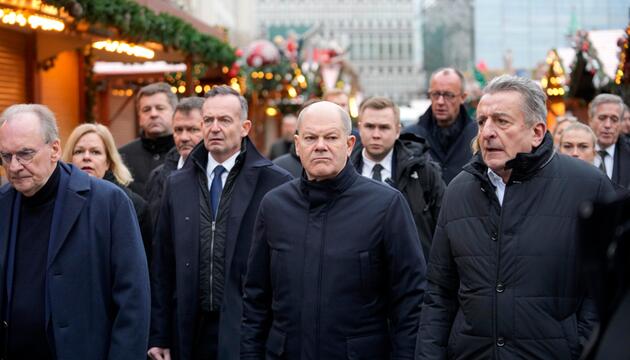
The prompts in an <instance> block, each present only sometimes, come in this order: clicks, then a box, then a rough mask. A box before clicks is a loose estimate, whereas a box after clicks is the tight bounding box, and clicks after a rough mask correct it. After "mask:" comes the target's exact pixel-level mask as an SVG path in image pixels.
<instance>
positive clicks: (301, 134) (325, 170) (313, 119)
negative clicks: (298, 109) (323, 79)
mask: <svg viewBox="0 0 630 360" xmlns="http://www.w3.org/2000/svg"><path fill="white" fill-rule="evenodd" d="M303 111H306V112H305V113H304V114H303V115H302V121H301V123H300V127H299V128H298V135H295V151H296V153H297V154H298V156H299V157H300V162H301V163H302V166H303V167H304V171H305V172H306V176H307V177H308V179H309V180H313V181H321V180H326V179H332V178H334V177H335V176H337V174H339V173H340V172H341V170H343V168H344V167H345V166H346V162H347V161H348V156H350V152H351V151H352V147H353V146H354V142H355V138H354V136H352V135H348V134H347V133H346V131H345V129H344V127H343V124H342V120H341V115H340V114H339V107H338V106H337V105H334V104H332V103H330V102H328V101H322V102H319V103H315V104H313V105H311V106H309V107H307V108H306V109H305V110H303Z"/></svg>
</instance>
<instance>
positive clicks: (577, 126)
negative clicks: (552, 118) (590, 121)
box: [560, 121, 597, 147]
mask: <svg viewBox="0 0 630 360" xmlns="http://www.w3.org/2000/svg"><path fill="white" fill-rule="evenodd" d="M571 131H584V132H585V133H587V134H588V135H589V137H590V138H591V142H592V143H593V147H595V144H597V136H596V135H595V132H593V129H591V127H590V126H587V125H584V124H582V123H581V122H577V121H576V122H575V123H574V124H571V125H569V126H568V127H567V128H566V129H564V131H563V132H562V136H560V142H562V140H564V136H565V135H566V134H567V133H570V132H571Z"/></svg>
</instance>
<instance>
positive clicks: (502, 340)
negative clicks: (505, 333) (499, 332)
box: [497, 336, 505, 347]
mask: <svg viewBox="0 0 630 360" xmlns="http://www.w3.org/2000/svg"><path fill="white" fill-rule="evenodd" d="M503 345H505V339H504V338H503V337H502V336H499V337H498V338H497V346H498V347H502V346H503Z"/></svg>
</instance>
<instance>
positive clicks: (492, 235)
mask: <svg viewBox="0 0 630 360" xmlns="http://www.w3.org/2000/svg"><path fill="white" fill-rule="evenodd" d="M490 238H491V239H492V241H497V239H498V237H497V233H495V232H494V231H493V232H492V234H490Z"/></svg>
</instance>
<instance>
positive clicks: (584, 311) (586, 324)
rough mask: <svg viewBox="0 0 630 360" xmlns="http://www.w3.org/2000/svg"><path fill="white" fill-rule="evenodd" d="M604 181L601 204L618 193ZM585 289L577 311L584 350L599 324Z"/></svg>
mask: <svg viewBox="0 0 630 360" xmlns="http://www.w3.org/2000/svg"><path fill="white" fill-rule="evenodd" d="M602 179H603V181H601V182H600V189H599V191H598V193H597V199H596V200H595V201H596V202H600V203H601V202H606V201H609V200H611V199H613V198H614V197H615V193H616V191H615V187H614V186H613V184H612V183H611V182H610V181H608V179H607V178H604V177H603V176H602ZM584 288H586V289H587V290H585V294H584V296H583V299H582V301H581V303H580V307H579V309H578V311H577V322H578V324H577V325H578V335H579V341H580V345H582V348H584V346H586V344H587V342H588V340H589V339H590V337H591V334H592V332H593V329H594V328H595V326H596V325H597V324H598V322H599V316H598V315H597V306H596V305H595V300H594V298H593V294H592V293H591V292H590V291H589V290H590V289H589V288H588V287H587V286H584Z"/></svg>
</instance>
